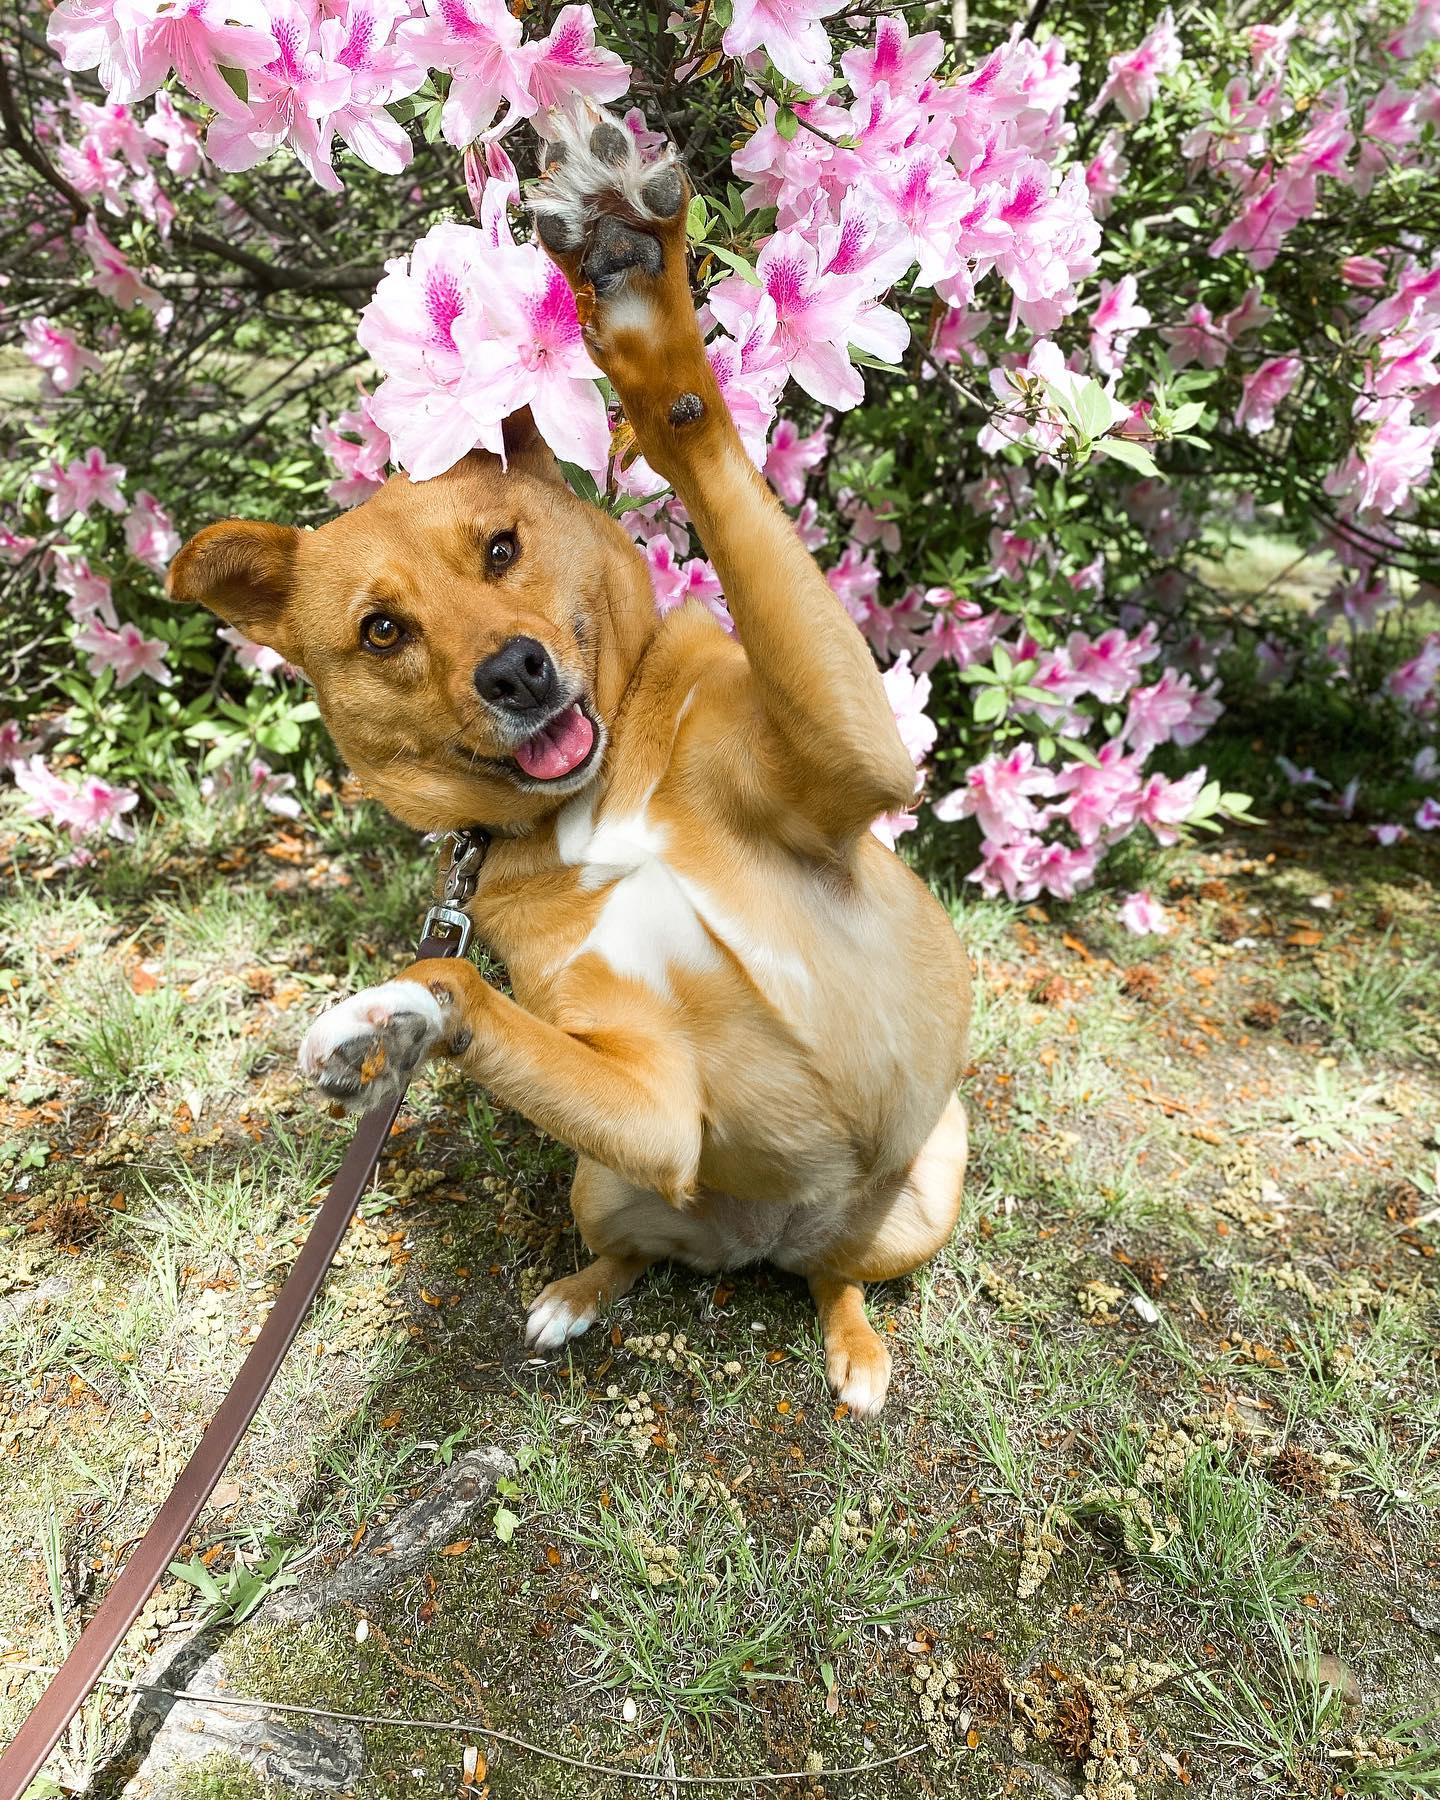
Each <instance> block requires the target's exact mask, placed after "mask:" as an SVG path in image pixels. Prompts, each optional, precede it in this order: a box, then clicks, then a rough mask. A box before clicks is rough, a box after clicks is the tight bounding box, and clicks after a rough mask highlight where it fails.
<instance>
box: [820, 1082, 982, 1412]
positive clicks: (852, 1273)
mask: <svg viewBox="0 0 1440 1800" xmlns="http://www.w3.org/2000/svg"><path fill="white" fill-rule="evenodd" d="M966 1144H967V1129H966V1121H965V1108H964V1106H963V1104H962V1103H961V1102H960V1101H959V1100H952V1101H951V1102H950V1105H949V1106H948V1107H947V1108H946V1110H945V1112H944V1113H943V1114H942V1115H941V1118H940V1122H939V1124H938V1125H937V1126H936V1127H935V1129H934V1131H932V1132H931V1134H930V1136H929V1138H928V1139H927V1140H926V1143H925V1146H924V1148H923V1149H922V1150H921V1152H920V1154H919V1155H918V1156H917V1157H916V1158H915V1161H914V1162H913V1163H912V1164H911V1165H910V1169H909V1171H908V1172H907V1174H906V1176H905V1179H904V1180H903V1182H901V1184H900V1185H899V1187H898V1189H896V1190H895V1191H893V1192H892V1193H891V1194H890V1195H888V1196H887V1197H885V1198H883V1199H880V1200H877V1201H875V1202H872V1203H868V1204H866V1205H864V1206H862V1207H861V1208H860V1209H859V1210H858V1211H857V1213H856V1214H855V1216H854V1217H853V1219H852V1220H851V1223H850V1229H849V1231H848V1232H847V1234H846V1235H845V1237H844V1238H842V1239H841V1241H840V1242H839V1243H837V1244H833V1245H831V1246H829V1247H828V1248H827V1249H826V1251H825V1254H824V1259H823V1266H822V1267H820V1268H818V1269H813V1270H811V1271H809V1274H808V1279H809V1282H810V1292H811V1293H812V1294H813V1295H814V1296H815V1305H816V1307H817V1309H818V1310H819V1313H820V1329H821V1332H822V1334H823V1336H824V1339H825V1374H826V1378H827V1379H828V1381H829V1383H830V1387H831V1389H832V1391H833V1392H834V1394H835V1397H836V1399H837V1400H841V1401H843V1402H844V1403H845V1404H846V1405H847V1406H848V1407H849V1408H850V1410H851V1412H852V1413H854V1414H855V1416H856V1417H857V1418H864V1417H866V1416H867V1415H868V1414H870V1413H876V1412H879V1410H880V1408H881V1407H882V1406H883V1405H884V1404H885V1394H886V1390H887V1389H888V1387H889V1385H890V1352H889V1351H888V1350H887V1349H886V1348H885V1345H884V1343H883V1341H882V1340H881V1338H880V1335H879V1333H878V1332H877V1331H876V1330H875V1328H874V1326H872V1325H871V1323H870V1321H869V1319H868V1318H867V1317H866V1314H865V1290H864V1285H863V1284H864V1283H865V1282H867V1281H893V1280H896V1279H897V1278H898V1277H899V1276H901V1275H908V1274H910V1273H911V1271H912V1270H914V1269H918V1268H919V1267H920V1265H921V1264H922V1263H926V1262H928V1261H929V1260H930V1258H931V1257H932V1256H934V1255H935V1253H936V1251H937V1250H939V1249H940V1248H941V1246H942V1245H943V1244H944V1243H945V1242H946V1240H947V1239H948V1238H949V1236H950V1234H951V1232H952V1231H953V1230H954V1229H955V1220H956V1218H957V1217H958V1216H959V1212H960V1196H961V1189H962V1186H963V1184H964V1180H965V1158H966Z"/></svg>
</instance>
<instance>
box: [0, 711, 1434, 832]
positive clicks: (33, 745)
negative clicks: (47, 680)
mask: <svg viewBox="0 0 1440 1800" xmlns="http://www.w3.org/2000/svg"><path fill="white" fill-rule="evenodd" d="M39 748H40V740H39V738H27V737H26V736H25V732H24V729H23V727H22V726H21V724H20V721H19V720H18V719H6V720H5V721H4V723H3V724H0V769H13V768H14V767H15V765H16V764H17V763H23V762H25V761H27V760H28V759H29V758H30V757H32V756H34V755H35V753H36V751H38V750H39ZM1425 829H1427V830H1428V827H1426V828H1425Z"/></svg>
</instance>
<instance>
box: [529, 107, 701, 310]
mask: <svg viewBox="0 0 1440 1800" xmlns="http://www.w3.org/2000/svg"><path fill="white" fill-rule="evenodd" d="M550 129H551V130H552V131H553V132H554V133H555V136H554V137H553V139H552V140H551V142H550V143H549V144H548V145H547V146H546V150H545V158H544V162H545V173H544V174H543V176H542V177H541V178H540V180H539V181H538V182H537V183H536V184H535V185H534V186H533V188H532V189H531V193H530V199H531V208H532V211H533V212H534V215H535V230H536V232H537V234H538V236H539V238H540V242H541V243H542V244H543V245H544V246H545V248H546V249H547V250H548V251H550V253H551V254H552V255H554V256H559V257H574V256H576V255H577V254H578V256H579V269H578V275H579V278H581V279H583V280H584V281H586V282H588V283H589V284H590V286H591V287H593V288H594V290H595V292H596V294H597V295H598V296H600V297H601V298H604V297H605V296H606V295H607V294H611V293H614V292H615V291H616V290H617V289H620V288H621V287H623V286H624V285H626V284H627V279H628V278H631V277H649V278H650V279H652V280H653V279H654V278H656V277H658V276H659V274H660V273H661V271H662V269H663V268H664V263H665V245H664V242H663V241H662V240H663V239H664V238H666V237H667V236H672V235H673V234H674V233H675V232H676V231H677V230H680V229H683V226H681V225H680V224H679V223H678V220H679V215H680V213H681V211H682V209H683V207H684V204H685V177H684V175H683V174H682V173H681V171H680V168H679V165H678V164H677V163H676V161H675V156H674V152H673V151H671V150H670V149H669V148H668V147H667V148H666V149H665V150H663V151H661V153H660V154H659V156H657V157H654V158H652V159H650V160H648V161H647V160H646V159H645V158H644V157H642V156H641V154H640V150H639V146H638V145H637V144H636V141H635V138H634V135H633V133H631V132H630V131H629V130H627V128H626V127H625V126H624V125H622V124H621V123H620V122H619V121H618V120H617V119H615V118H613V117H611V116H610V115H609V114H601V115H599V117H598V120H597V119H592V120H591V121H590V122H588V123H577V122H576V121H575V120H573V119H569V118H560V119H556V120H555V121H554V122H553V123H552V124H551V127H550ZM574 273H575V272H574V270H573V268H572V278H573V277H574Z"/></svg>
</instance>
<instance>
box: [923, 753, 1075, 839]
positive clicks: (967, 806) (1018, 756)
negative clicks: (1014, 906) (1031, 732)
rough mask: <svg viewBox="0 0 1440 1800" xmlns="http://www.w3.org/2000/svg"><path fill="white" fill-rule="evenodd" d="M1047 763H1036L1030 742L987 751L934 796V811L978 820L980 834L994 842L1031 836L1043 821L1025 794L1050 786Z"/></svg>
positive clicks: (943, 817) (1042, 791)
mask: <svg viewBox="0 0 1440 1800" xmlns="http://www.w3.org/2000/svg"><path fill="white" fill-rule="evenodd" d="M1055 785H1056V783H1055V779H1054V777H1053V776H1052V774H1051V772H1050V771H1049V769H1046V768H1044V767H1041V766H1037V764H1036V761H1035V746H1034V745H1033V744H1021V745H1019V746H1018V748H1016V749H1014V750H1012V751H1010V753H1009V754H1008V755H1006V756H1001V755H999V754H996V755H993V756H987V757H986V758H985V760H984V761H983V762H979V763H976V764H975V766H974V767H973V768H970V769H967V770H966V771H965V781H964V784H963V786H961V787H958V788H956V789H955V790H954V792H953V793H949V794H946V795H945V796H944V797H943V798H941V799H939V800H937V801H936V802H935V817H936V818H937V819H941V820H944V821H945V822H946V823H949V822H950V821H952V820H955V819H969V818H974V819H976V820H978V822H979V825H980V830H981V831H982V832H983V834H984V835H985V836H986V837H987V838H989V839H990V840H991V841H992V842H994V843H996V844H1011V843H1014V842H1015V841H1016V840H1017V839H1025V838H1029V837H1031V836H1032V835H1033V834H1034V833H1035V832H1036V831H1038V830H1039V829H1040V828H1041V826H1042V825H1043V824H1044V823H1045V815H1043V814H1042V813H1041V812H1040V811H1039V810H1038V809H1037V807H1036V806H1035V804H1034V802H1033V801H1032V800H1031V798H1030V796H1031V795H1032V794H1045V793H1049V792H1051V791H1052V789H1053V788H1054V787H1055Z"/></svg>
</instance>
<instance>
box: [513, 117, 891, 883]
mask: <svg viewBox="0 0 1440 1800" xmlns="http://www.w3.org/2000/svg"><path fill="white" fill-rule="evenodd" d="M564 129H565V131H566V136H565V139H564V141H563V142H562V143H559V144H557V145H556V147H555V148H556V151H557V152H558V153H559V154H557V156H556V159H555V160H554V161H552V164H551V166H550V168H549V170H548V171H547V173H546V175H545V176H543V177H542V178H541V180H540V182H539V183H538V184H537V186H536V188H535V189H534V190H532V203H533V206H534V211H535V220H536V228H537V230H538V232H539V236H540V241H541V243H542V244H544V245H545V247H546V249H547V250H548V251H549V252H550V254H551V256H552V257H553V258H554V260H555V261H556V262H557V263H558V264H559V265H560V267H561V268H562V269H563V270H564V272H565V275H566V277H567V279H568V280H569V282H570V284H571V286H572V288H573V289H574V290H575V297H576V307H577V310H578V312H579V316H580V320H581V324H582V328H583V330H584V333H585V341H586V343H587V345H588V347H589V349H590V351H591V354H592V355H593V356H594V358H595V360H596V361H597V362H598V363H599V365H600V367H601V368H602V369H603V370H604V371H605V373H606V374H607V375H608V376H609V377H610V379H611V381H612V382H613V383H614V386H615V390H616V392H617V393H618V394H619V396H620V401H621V404H622V405H623V406H624V409H625V416H626V418H627V419H628V420H629V422H630V424H631V426H632V427H633V429H634V432H635V438H636V443H637V445H638V448H639V450H640V452H641V454H642V455H643V456H644V457H645V458H646V460H647V461H648V462H649V463H650V464H651V466H652V467H654V468H655V469H657V470H658V471H659V472H660V474H662V475H663V476H664V477H665V478H666V480H668V481H670V482H671V483H672V484H673V486H674V488H675V491H676V493H677V494H678V495H679V497H680V499H681V500H682V501H683V502H684V504H685V507H686V509H687V511H688V512H689V514H690V517H691V518H692V519H693V520H694V522H695V526H696V529H697V530H698V532H699V534H700V538H701V541H702V542H703V544H704V546H705V550H706V552H707V554H708V555H709V557H710V559H711V561H712V562H713V563H714V565H715V570H716V573H717V574H718V575H719V577H720V582H721V585H722V587H723V588H724V590H725V598H726V601H727V603H728V605H729V608H730V612H731V615H732V617H733V618H734V620H735V625H736V629H737V631H738V634H739V637H740V641H741V643H742V644H743V645H744V647H745V651H746V654H747V657H748V659H749V664H750V674H751V679H752V683H753V688H754V694H753V698H754V700H755V701H756V702H757V703H758V704H757V705H756V708H755V710H756V712H758V714H759V715H760V717H761V718H762V719H763V720H764V721H765V723H766V724H767V725H768V727H769V729H768V731H765V732H763V733H762V734H760V738H759V740H758V741H757V742H756V743H755V746H754V750H755V757H756V759H757V761H758V763H759V765H760V767H761V769H762V771H763V776H764V779H763V781H762V782H761V783H759V784H758V787H757V788H756V789H755V790H754V793H755V800H756V803H757V804H773V805H776V806H777V810H778V811H779V813H780V814H781V815H782V817H781V818H780V819H779V820H778V821H776V822H774V825H773V828H774V829H776V830H778V831H780V832H781V833H782V834H785V833H786V829H787V825H786V820H787V819H793V820H794V821H795V822H796V830H795V831H794V832H793V833H792V834H791V835H794V836H796V837H798V838H799V839H800V842H801V845H802V847H804V848H807V849H814V850H816V851H819V850H821V849H822V848H824V847H827V846H828V847H831V848H833V846H834V845H835V843H836V842H837V840H838V841H840V842H844V841H845V840H853V839H854V838H856V837H858V836H859V835H860V833H862V832H864V831H866V830H867V829H868V828H869V826H870V825H871V823H872V822H873V821H874V820H875V819H876V818H877V817H878V816H879V815H880V814H882V813H887V812H893V811H897V810H899V809H900V808H902V807H904V806H907V805H908V804H909V803H910V801H911V800H912V799H913V798H914V793H915V770H914V766H913V764H912V763H911V760H910V756H909V754H908V752H907V751H906V749H905V747H904V745H903V744H902V743H901V741H900V735H899V733H898V731H897V730H896V727H895V721H894V718H893V716H892V714H891V710H890V704H889V701H888V700H887V698H886V696H885V690H884V688H883V686H882V684H881V681H880V676H879V672H878V671H877V669H876V667H875V662H874V659H873V657H872V656H871V654H870V651H869V648H868V647H867V645H866V643H865V640H864V639H863V638H862V637H861V635H860V633H859V632H858V631H857V630H856V628H855V626H854V624H853V622H852V621H851V619H850V618H849V616H848V615H847V614H846V612H845V609H844V607H842V606H841V604H840V602H839V600H838V599H837V598H836V596H835V594H834V592H833V591H832V590H831V588H830V585H829V583H828V582H827V581H826V580H825V577H824V576H823V575H822V574H821V572H820V570H819V568H818V567H817V565H816V564H815V562H814V560H813V558H812V557H811V556H810V553H809V552H808V551H807V550H806V548H805V546H804V545H803V544H802V543H801V541H800V538H799V536H798V535H797V533H796V531H795V527H794V525H793V524H792V523H791V521H790V519H789V518H787V516H786V515H785V513H784V512H783V511H782V509H781V507H780V504H779V502H778V501H777V500H776V498H775V496H774V494H773V493H772V492H771V491H770V488H769V487H768V485H767V484H766V482H765V480H764V478H763V477H762V476H761V474H760V472H759V470H758V469H756V467H755V466H754V464H753V463H752V462H751V460H750V458H749V456H748V455H747V454H746V452H745V448H744V445H743V444H742V443H741V441H740V435H739V433H738V431H737V430H736V429H735V425H734V422H733V420H732V419H731V417H730V413H729V411H728V409H727V407H726V404H725V401H724V398H723V396H722V394H721V392H720V387H719V385H718V383H717V381H716V378H715V374H714V371H713V370H712V368H711V366H710V363H709V361H708V360H707V358H706V353H705V346H704V343H703V341H702V339H701V336H700V330H699V325H698V323H697V320H696V317H695V306H694V301H693V299H692V297H691V293H690V282H689V276H688V273H687V267H686V241H685V220H686V202H687V199H688V196H689V187H688V184H687V183H686V181H685V178H684V176H683V174H682V173H681V171H680V168H679V166H678V164H677V163H676V162H675V160H674V157H673V155H671V153H670V152H668V151H666V152H665V153H663V154H662V156H661V157H660V158H659V159H657V160H656V161H654V162H651V163H646V162H645V161H644V160H643V159H642V158H641V156H640V154H639V152H638V150H637V149H636V147H635V140H634V138H633V136H632V135H631V134H630V133H629V132H628V131H627V130H626V129H625V127H624V126H623V125H621V124H620V123H619V122H618V121H616V120H612V119H609V118H604V117H601V116H599V115H596V117H595V118H594V119H593V120H592V121H591V122H590V123H588V124H586V125H585V126H583V127H580V128H575V127H573V126H567V127H565V128H564ZM796 254H797V256H799V252H797V253H796ZM806 254H807V255H808V256H809V257H810V259H811V264H812V265H813V262H814V252H813V251H807V252H806ZM801 260H802V261H803V258H802V259H801ZM775 278H776V280H777V281H780V280H781V279H782V278H783V279H784V280H786V281H788V282H789V285H790V287H791V288H792V289H795V290H796V291H799V290H801V289H803V288H804V287H805V284H806V281H807V279H809V280H814V279H817V278H818V277H817V270H816V268H815V267H814V266H810V267H809V269H808V275H807V269H806V268H805V267H802V266H800V264H799V263H797V265H796V267H795V268H793V269H791V270H789V271H788V272H786V271H777V272H776V277H775ZM758 298H759V295H758V292H757V299H758ZM730 350H731V351H732V352H733V353H734V355H735V356H736V357H738V356H739V354H740V352H739V348H738V346H734V345H731V346H730ZM832 360H836V361H843V352H842V350H841V349H839V348H836V347H832ZM847 372H848V371H847ZM737 716H738V714H737ZM801 827H803V829H801ZM817 840H818V841H817Z"/></svg>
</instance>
